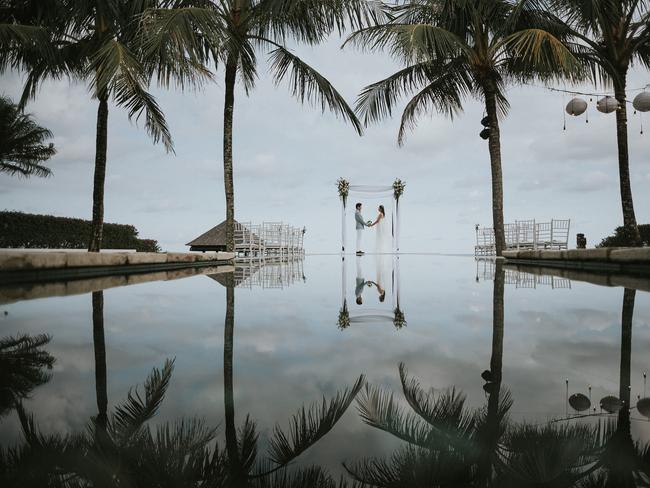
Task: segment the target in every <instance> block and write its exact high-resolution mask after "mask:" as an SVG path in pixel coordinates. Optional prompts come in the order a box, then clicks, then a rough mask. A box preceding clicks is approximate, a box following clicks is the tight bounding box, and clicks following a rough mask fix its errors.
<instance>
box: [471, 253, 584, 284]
mask: <svg viewBox="0 0 650 488" xmlns="http://www.w3.org/2000/svg"><path fill="white" fill-rule="evenodd" d="M495 279H496V269H495V264H494V259H485V258H478V259H476V281H477V282H479V281H494V280H495ZM503 279H504V284H506V285H514V286H515V288H537V287H538V286H550V287H551V288H553V289H565V288H571V280H569V279H568V278H562V277H559V276H550V275H538V274H533V273H527V272H525V271H520V270H517V269H505V270H504V277H503Z"/></svg>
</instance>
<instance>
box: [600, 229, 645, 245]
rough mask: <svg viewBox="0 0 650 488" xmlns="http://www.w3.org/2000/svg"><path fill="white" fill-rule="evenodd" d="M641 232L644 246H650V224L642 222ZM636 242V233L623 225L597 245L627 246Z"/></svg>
mask: <svg viewBox="0 0 650 488" xmlns="http://www.w3.org/2000/svg"><path fill="white" fill-rule="evenodd" d="M638 227H639V234H641V241H642V243H643V245H644V246H650V224H641V225H639V226H638ZM634 243H635V239H634V235H631V234H630V232H629V230H628V228H627V227H624V226H621V227H616V230H614V235H611V236H607V237H605V238H604V239H603V240H602V241H600V244H598V245H597V246H596V247H625V246H632V245H634Z"/></svg>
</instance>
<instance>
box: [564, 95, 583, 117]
mask: <svg viewBox="0 0 650 488" xmlns="http://www.w3.org/2000/svg"><path fill="white" fill-rule="evenodd" d="M586 110H587V102H585V101H584V100H583V99H582V98H572V99H571V101H569V103H568V104H567V106H566V113H568V114H569V115H573V116H574V117H577V116H578V115H582V114H583V113H585V111H586Z"/></svg>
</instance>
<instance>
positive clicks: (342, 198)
mask: <svg viewBox="0 0 650 488" xmlns="http://www.w3.org/2000/svg"><path fill="white" fill-rule="evenodd" d="M345 220H346V205H345V197H341V254H344V253H345V237H346V236H345Z"/></svg>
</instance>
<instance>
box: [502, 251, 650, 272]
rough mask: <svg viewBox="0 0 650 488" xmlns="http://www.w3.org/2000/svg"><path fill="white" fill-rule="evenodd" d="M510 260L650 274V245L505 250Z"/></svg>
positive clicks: (600, 270) (562, 267)
mask: <svg viewBox="0 0 650 488" xmlns="http://www.w3.org/2000/svg"><path fill="white" fill-rule="evenodd" d="M503 257H504V258H505V259H506V262H507V263H511V264H516V265H531V266H538V267H543V268H546V269H553V268H554V269H564V270H578V271H591V272H605V273H620V274H625V275H633V276H643V277H646V278H650V247H634V248H628V247H619V248H616V247H608V248H598V249H570V250H568V251H558V250H539V251H534V250H527V251H504V252H503Z"/></svg>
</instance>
